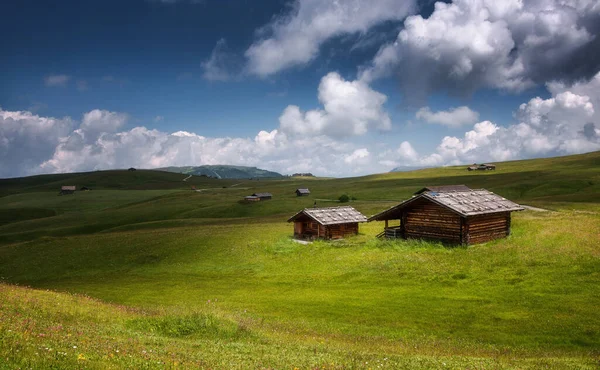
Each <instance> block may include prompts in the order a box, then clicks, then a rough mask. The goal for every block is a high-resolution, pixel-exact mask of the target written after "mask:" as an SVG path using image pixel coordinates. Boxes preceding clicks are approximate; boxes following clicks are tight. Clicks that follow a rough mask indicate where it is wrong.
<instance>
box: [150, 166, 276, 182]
mask: <svg viewBox="0 0 600 370" xmlns="http://www.w3.org/2000/svg"><path fill="white" fill-rule="evenodd" d="M158 170H160V171H168V172H175V173H184V174H186V175H197V176H202V175H204V176H210V177H215V178H218V179H255V178H261V179H262V178H277V177H283V175H282V174H280V173H277V172H273V171H267V170H262V169H260V168H256V167H246V166H226V165H212V166H211V165H204V166H185V167H164V168H158Z"/></svg>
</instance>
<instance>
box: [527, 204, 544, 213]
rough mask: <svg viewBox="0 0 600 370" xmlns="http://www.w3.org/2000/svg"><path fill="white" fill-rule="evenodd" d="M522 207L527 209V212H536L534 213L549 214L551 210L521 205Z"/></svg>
mask: <svg viewBox="0 0 600 370" xmlns="http://www.w3.org/2000/svg"><path fill="white" fill-rule="evenodd" d="M520 206H521V207H523V208H525V209H526V210H529V211H534V212H549V211H550V210H549V209H543V208H537V207H532V206H526V205H525V204H520Z"/></svg>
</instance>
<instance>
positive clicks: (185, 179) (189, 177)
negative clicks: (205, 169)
mask: <svg viewBox="0 0 600 370" xmlns="http://www.w3.org/2000/svg"><path fill="white" fill-rule="evenodd" d="M191 177H192V175H189V176H188V177H186V178H185V179H183V181H187V180H188V179H189V178H191Z"/></svg>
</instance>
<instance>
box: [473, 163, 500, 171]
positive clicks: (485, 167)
mask: <svg viewBox="0 0 600 370" xmlns="http://www.w3.org/2000/svg"><path fill="white" fill-rule="evenodd" d="M477 169H479V170H484V171H485V170H491V171H494V170H495V169H496V165H495V164H490V163H482V164H480V165H479V167H477Z"/></svg>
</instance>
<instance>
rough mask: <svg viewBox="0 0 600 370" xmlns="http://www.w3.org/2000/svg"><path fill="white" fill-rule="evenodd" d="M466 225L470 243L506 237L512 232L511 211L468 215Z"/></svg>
mask: <svg viewBox="0 0 600 370" xmlns="http://www.w3.org/2000/svg"><path fill="white" fill-rule="evenodd" d="M466 225H467V230H466V231H467V239H466V240H465V242H466V243H468V244H478V243H485V242H487V241H490V240H494V239H498V238H504V237H506V236H507V235H509V234H510V212H504V213H494V214H488V215H480V216H472V217H468V218H467V223H466Z"/></svg>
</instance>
